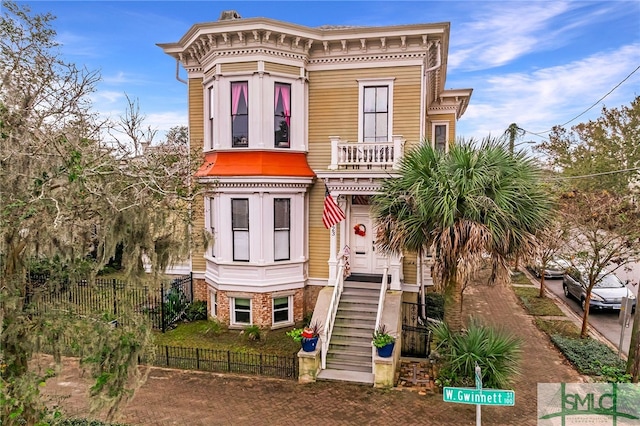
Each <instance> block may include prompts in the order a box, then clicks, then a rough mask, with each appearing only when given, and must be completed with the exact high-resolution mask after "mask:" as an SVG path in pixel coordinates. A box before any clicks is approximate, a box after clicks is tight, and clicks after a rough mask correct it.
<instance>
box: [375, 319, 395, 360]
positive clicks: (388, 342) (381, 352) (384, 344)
mask: <svg viewBox="0 0 640 426" xmlns="http://www.w3.org/2000/svg"><path fill="white" fill-rule="evenodd" d="M371 343H372V344H373V346H375V347H376V348H377V349H378V356H379V357H382V358H388V357H390V356H391V354H393V347H394V346H395V344H396V338H395V337H393V336H392V335H391V334H390V333H389V332H388V331H387V327H386V326H385V325H384V324H383V325H381V326H379V327H378V328H377V329H376V330H374V332H373V339H372V340H371Z"/></svg>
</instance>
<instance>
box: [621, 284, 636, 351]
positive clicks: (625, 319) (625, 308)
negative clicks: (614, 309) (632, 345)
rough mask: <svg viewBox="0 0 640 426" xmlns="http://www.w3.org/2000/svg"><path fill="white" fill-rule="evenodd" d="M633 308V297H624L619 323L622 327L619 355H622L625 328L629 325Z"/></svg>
mask: <svg viewBox="0 0 640 426" xmlns="http://www.w3.org/2000/svg"><path fill="white" fill-rule="evenodd" d="M632 309H633V299H629V298H628V297H626V296H625V297H623V298H622V302H621V303H620V314H619V315H618V323H619V324H620V325H621V327H620V344H619V345H618V357H620V358H621V357H622V355H621V354H622V343H623V342H624V329H625V328H627V327H629V319H630V318H631V310H632Z"/></svg>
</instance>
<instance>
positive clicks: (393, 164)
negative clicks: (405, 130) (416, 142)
mask: <svg viewBox="0 0 640 426" xmlns="http://www.w3.org/2000/svg"><path fill="white" fill-rule="evenodd" d="M330 139H331V164H330V165H329V170H338V169H339V168H350V167H352V168H388V167H390V168H392V169H394V170H396V169H398V168H399V167H400V160H401V159H402V156H403V155H404V142H405V139H403V138H402V136H401V135H394V136H393V140H392V141H391V142H348V141H343V140H341V139H340V136H330Z"/></svg>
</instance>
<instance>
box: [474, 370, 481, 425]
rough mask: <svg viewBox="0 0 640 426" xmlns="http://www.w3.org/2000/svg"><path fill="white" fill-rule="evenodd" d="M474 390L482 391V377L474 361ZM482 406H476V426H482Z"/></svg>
mask: <svg viewBox="0 0 640 426" xmlns="http://www.w3.org/2000/svg"><path fill="white" fill-rule="evenodd" d="M475 372H476V390H479V391H482V375H481V374H480V373H481V372H480V366H479V365H478V362H477V361H476V369H475ZM481 407H482V406H481V405H480V404H476V426H482V408H481Z"/></svg>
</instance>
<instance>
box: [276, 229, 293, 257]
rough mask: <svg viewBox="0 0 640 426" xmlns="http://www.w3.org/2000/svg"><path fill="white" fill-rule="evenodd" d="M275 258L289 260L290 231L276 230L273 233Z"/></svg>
mask: <svg viewBox="0 0 640 426" xmlns="http://www.w3.org/2000/svg"><path fill="white" fill-rule="evenodd" d="M273 249H274V253H273V259H274V260H289V231H288V230H287V231H274V233H273Z"/></svg>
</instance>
